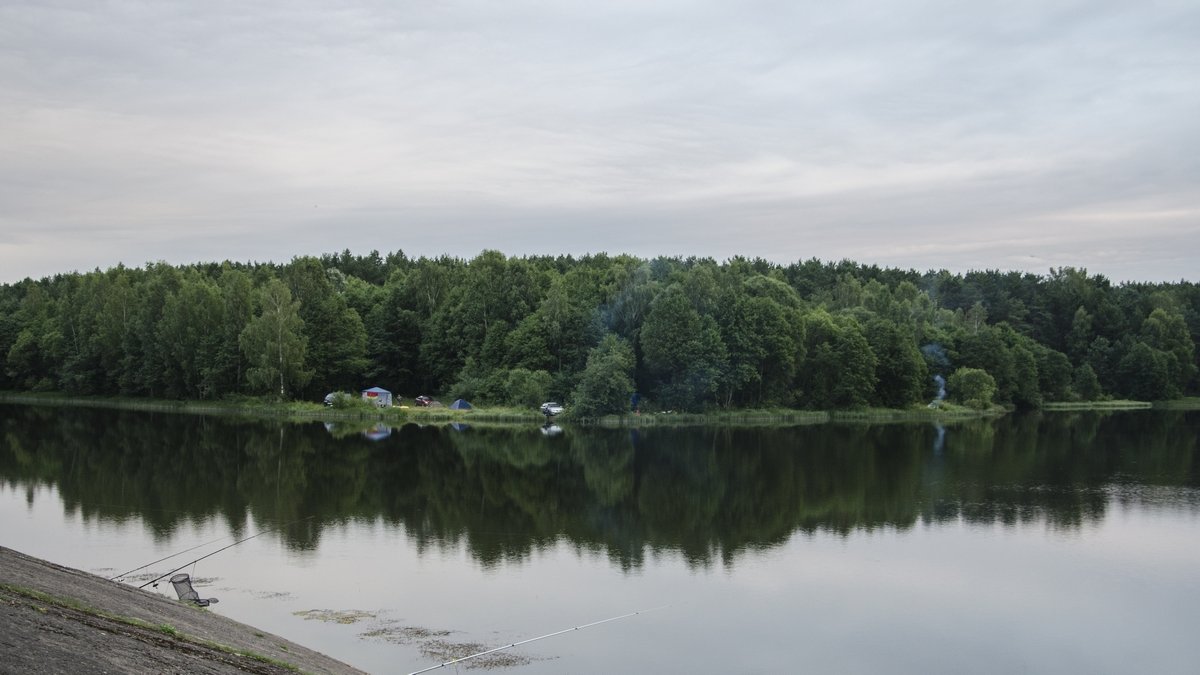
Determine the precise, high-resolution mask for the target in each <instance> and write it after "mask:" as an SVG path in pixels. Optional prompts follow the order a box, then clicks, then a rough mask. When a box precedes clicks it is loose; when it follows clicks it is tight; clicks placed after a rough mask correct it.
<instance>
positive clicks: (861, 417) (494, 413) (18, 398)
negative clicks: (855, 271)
mask: <svg viewBox="0 0 1200 675" xmlns="http://www.w3.org/2000/svg"><path fill="white" fill-rule="evenodd" d="M0 402H7V403H23V404H32V405H46V406H58V407H66V406H71V407H87V408H110V409H115V410H142V411H148V412H169V413H182V414H193V415H230V416H237V417H245V418H252V419H277V420H283V421H291V422H304V421H321V422H346V423H349V424H348V426H353V427H359V426H361V427H362V428H364V429H365V428H368V427H369V426H371V425H374V424H377V423H384V424H387V425H389V426H403V425H404V424H409V423H415V424H449V423H455V422H458V423H465V422H469V423H472V424H495V425H512V424H521V425H525V424H531V423H534V424H542V423H544V422H545V417H543V416H542V414H541V413H540V412H538V411H537V410H534V409H532V408H516V407H503V406H489V407H476V408H473V409H471V410H452V409H450V408H448V407H445V406H437V407H433V408H418V407H408V406H399V407H393V408H376V407H374V406H372V405H369V404H366V403H360V402H358V401H353V402H351V404H350V405H348V406H346V407H339V408H330V407H326V406H324V405H322V404H319V403H309V402H304V401H291V402H279V401H273V400H270V399H259V398H251V397H242V398H237V399H226V400H221V401H171V400H160V399H145V398H119V397H98V396H68V395H65V394H59V393H25V392H20V393H18V392H0ZM1150 408H1166V409H1175V410H1200V398H1188V399H1181V400H1178V401H1166V402H1161V403H1153V404H1151V403H1147V402H1145V401H1083V402H1074V403H1047V404H1046V405H1045V407H1044V408H1043V409H1044V410H1045V411H1048V412H1055V411H1081V410H1101V411H1103V410H1146V409H1150ZM1007 412H1008V411H1007V410H1006V409H1005V408H1003V407H1001V406H992V407H991V408H989V409H987V410H975V409H973V408H967V407H965V406H960V405H956V404H953V403H948V402H942V403H941V404H939V405H938V406H937V407H936V408H930V407H927V406H914V407H912V408H907V409H890V408H862V409H857V410H834V411H821V410H791V409H787V408H772V409H746V410H715V411H708V412H703V413H679V412H645V413H642V414H640V415H632V414H628V415H607V416H604V417H597V418H578V417H572V416H571V415H570V411H568V412H567V413H565V414H564V415H562V416H561V417H559V418H557V419H556V420H555V422H557V423H570V424H575V425H580V426H599V427H608V428H616V427H653V426H793V425H802V424H825V423H829V422H849V423H888V422H913V421H937V420H947V419H968V418H979V417H997V416H1000V415H1004V414H1006V413H1007Z"/></svg>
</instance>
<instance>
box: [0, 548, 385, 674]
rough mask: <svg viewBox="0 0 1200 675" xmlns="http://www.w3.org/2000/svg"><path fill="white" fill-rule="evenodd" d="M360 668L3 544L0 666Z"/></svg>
mask: <svg viewBox="0 0 1200 675" xmlns="http://www.w3.org/2000/svg"><path fill="white" fill-rule="evenodd" d="M148 672H153V673H202V674H226V673H264V674H270V673H296V672H304V673H314V674H321V675H326V674H328V675H342V674H346V675H361V674H362V671H360V670H357V669H355V668H353V667H351V666H348V665H346V664H344V663H341V662H339V661H335V660H333V659H331V658H329V657H328V656H325V655H324V654H321V653H318V652H315V651H312V650H311V649H307V648H305V647H301V646H300V645H297V644H295V643H292V642H289V641H287V640H284V639H283V638H281V637H278V636H275V635H271V634H269V633H265V632H263V631H260V630H258V629H256V628H253V627H251V626H247V625H245V624H242V623H238V622H236V621H233V620H232V619H228V618H226V617H223V616H220V615H218V614H213V613H212V612H209V611H207V610H203V609H200V608H197V607H194V606H191V605H189V604H185V603H181V602H176V601H172V600H169V599H167V598H164V597H162V596H160V595H155V594H152V593H146V592H144V591H141V590H138V589H136V588H134V587H132V586H126V585H123V584H119V583H116V582H112V581H108V580H106V579H103V578H101V577H98V576H95V575H93V574H88V573H86V572H81V571H79V570H74V569H70V568H67V567H61V566H59V565H55V564H53V563H50V562H46V561H44V560H39V559H37V558H32V557H30V556H27V555H24V554H22V553H18V552H16V551H13V550H12V549H8V548H4V547H2V546H0V673H4V674H8V673H13V674H16V673H22V674H26V673H28V674H34V675H37V674H51V673H63V674H71V675H73V674H75V673H148Z"/></svg>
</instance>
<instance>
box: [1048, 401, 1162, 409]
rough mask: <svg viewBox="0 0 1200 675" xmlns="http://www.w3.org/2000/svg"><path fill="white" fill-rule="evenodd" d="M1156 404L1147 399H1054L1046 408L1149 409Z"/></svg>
mask: <svg viewBox="0 0 1200 675" xmlns="http://www.w3.org/2000/svg"><path fill="white" fill-rule="evenodd" d="M1152 407H1154V404H1152V403H1149V402H1146V401H1123V400H1122V401H1054V402H1052V403H1047V404H1045V405H1044V406H1043V409H1044V410H1148V409H1150V408H1152Z"/></svg>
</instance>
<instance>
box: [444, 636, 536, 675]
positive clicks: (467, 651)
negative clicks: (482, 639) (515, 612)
mask: <svg viewBox="0 0 1200 675" xmlns="http://www.w3.org/2000/svg"><path fill="white" fill-rule="evenodd" d="M487 650H488V647H487V646H486V645H482V644H480V643H478V642H448V641H446V640H429V641H427V642H425V643H424V644H422V645H421V653H422V654H424V655H425V656H428V657H429V658H431V659H434V660H435V661H442V662H446V661H453V660H454V659H461V658H465V657H467V656H471V655H473V654H478V653H479V652H485V651H487ZM530 663H533V659H532V658H530V657H528V656H525V655H524V654H514V653H512V652H493V653H491V654H487V655H485V656H480V657H478V658H474V659H471V660H470V661H464V662H462V663H461V664H455V665H456V666H461V667H463V668H468V669H473V668H478V669H481V670H490V669H493V668H515V667H516V666H527V665H529V664H530Z"/></svg>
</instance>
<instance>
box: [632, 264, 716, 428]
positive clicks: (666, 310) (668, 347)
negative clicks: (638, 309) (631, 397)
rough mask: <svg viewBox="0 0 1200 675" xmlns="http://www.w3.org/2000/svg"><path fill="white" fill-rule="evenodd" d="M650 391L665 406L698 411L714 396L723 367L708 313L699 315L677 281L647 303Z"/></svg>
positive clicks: (644, 328) (644, 333) (643, 338)
mask: <svg viewBox="0 0 1200 675" xmlns="http://www.w3.org/2000/svg"><path fill="white" fill-rule="evenodd" d="M641 343H642V353H643V355H644V358H645V361H646V369H647V371H648V375H649V377H650V381H651V387H650V388H651V391H653V392H654V393H655V397H656V398H657V399H658V400H659V402H660V403H661V404H662V405H664V406H666V407H668V408H680V409H683V410H696V409H698V408H700V407H702V406H703V405H704V404H705V403H709V402H711V401H712V397H713V395H714V394H715V393H716V391H717V385H718V384H719V381H720V380H719V378H720V376H721V373H722V371H723V370H724V369H725V366H726V355H725V345H724V344H723V343H722V342H721V334H720V331H719V330H718V328H717V324H716V322H715V321H714V320H713V318H712V317H711V316H701V315H700V314H699V313H698V312H697V311H696V310H695V309H694V308H693V307H692V305H691V303H690V302H689V301H688V299H687V296H685V295H684V293H683V291H682V289H681V288H680V287H679V286H674V285H673V286H671V287H669V288H668V289H667V290H666V291H664V292H663V293H662V294H661V295H659V296H658V297H657V298H656V299H655V300H654V303H653V304H652V305H651V306H650V312H649V314H647V316H646V322H645V323H644V324H642V329H641Z"/></svg>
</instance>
